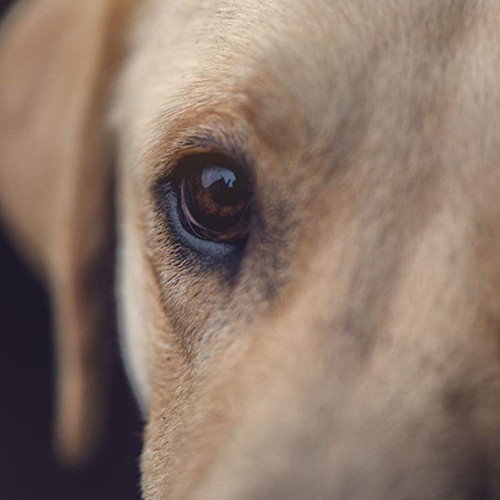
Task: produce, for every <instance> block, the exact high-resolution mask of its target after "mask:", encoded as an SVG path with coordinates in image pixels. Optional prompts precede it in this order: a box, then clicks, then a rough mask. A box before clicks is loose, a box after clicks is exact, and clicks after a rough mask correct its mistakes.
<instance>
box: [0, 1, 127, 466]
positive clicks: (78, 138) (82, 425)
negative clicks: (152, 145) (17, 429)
mask: <svg viewBox="0 0 500 500" xmlns="http://www.w3.org/2000/svg"><path fill="white" fill-rule="evenodd" d="M133 1H134V0H38V1H33V0H22V1H21V2H19V3H17V4H16V6H15V8H14V9H13V11H11V12H10V14H9V15H8V16H7V18H6V20H5V22H4V25H3V28H2V31H1V32H0V37H1V38H0V209H1V213H2V215H3V218H4V221H5V222H6V223H7V226H8V227H9V229H10V230H11V232H12V234H13V236H14V239H15V240H16V241H17V243H18V244H19V247H20V248H21V250H22V251H24V253H25V255H26V256H27V258H28V260H30V261H31V263H32V264H33V265H34V267H35V268H36V269H38V270H39V271H40V273H41V274H42V276H43V277H44V278H45V279H46V280H47V283H48V286H49V289H50V292H51V295H52V298H53V310H54V324H55V329H56V338H55V345H56V351H57V391H56V393H57V411H56V432H55V436H56V446H57V451H58V452H59V454H60V455H61V457H62V458H63V460H64V461H66V462H67V463H71V462H78V461H79V460H81V459H83V458H84V457H85V456H86V455H87V454H88V453H89V452H90V451H91V450H92V448H93V445H94V444H95V442H96V437H97V436H98V434H99V432H98V431H99V427H100V425H101V420H102V409H103V402H104V394H103V386H105V385H106V384H105V383H103V380H102V373H101V372H102V368H103V358H104V356H103V354H102V343H103V339H102V334H103V331H102V330H103V329H104V330H105V328H106V324H105V322H104V317H105V316H106V314H105V311H104V309H105V308H106V305H107V304H108V303H109V301H108V300H107V299H108V297H109V292H110V289H109V285H110V283H109V279H108V278H109V275H110V272H109V268H107V267H106V265H104V266H103V262H104V260H103V259H104V258H105V254H106V252H107V250H108V249H109V245H110V238H111V237H112V234H113V231H112V224H111V221H110V219H111V217H110V214H111V210H112V202H111V199H110V183H111V178H112V171H111V170H112V169H111V168H110V163H111V157H110V150H111V147H110V141H109V137H108V136H109V134H108V131H107V127H106V119H105V110H106V103H107V101H108V100H109V97H110V93H111V86H112V83H111V82H112V80H113V76H114V74H115V69H116V67H117V65H118V62H119V60H120V58H121V57H122V52H123V50H122V49H123V38H124V34H125V32H126V31H127V29H126V25H127V24H128V22H129V16H130V13H131V10H132V6H133V5H132V4H133ZM106 275H107V276H106ZM105 282H106V283H105ZM104 333H105V332H104Z"/></svg>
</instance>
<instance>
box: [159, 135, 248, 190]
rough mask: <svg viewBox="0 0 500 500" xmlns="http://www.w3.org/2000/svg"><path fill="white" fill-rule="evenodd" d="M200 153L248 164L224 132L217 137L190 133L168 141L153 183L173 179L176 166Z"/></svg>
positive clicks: (240, 150)
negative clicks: (168, 144) (168, 145)
mask: <svg viewBox="0 0 500 500" xmlns="http://www.w3.org/2000/svg"><path fill="white" fill-rule="evenodd" d="M198 155H200V156H202V155H207V156H210V155H214V156H221V157H225V158H227V162H229V163H234V164H239V165H244V166H248V161H247V157H246V154H245V152H244V151H242V149H241V148H240V147H238V145H237V144H236V141H234V140H231V139H230V138H228V137H226V136H225V135H224V134H220V135H219V137H217V136H216V135H212V134H190V135H188V136H185V137H181V138H177V139H175V140H174V141H172V142H171V143H170V147H169V150H168V153H166V154H164V155H162V157H161V158H160V159H158V160H157V162H156V163H157V165H158V170H159V171H158V172H157V175H155V176H154V177H155V180H154V181H153V185H156V184H157V183H158V182H161V181H162V180H163V181H165V180H171V179H173V178H174V177H175V176H176V174H178V171H177V169H176V167H177V166H178V165H180V164H182V163H183V161H184V160H188V159H189V158H190V157H194V156H198Z"/></svg>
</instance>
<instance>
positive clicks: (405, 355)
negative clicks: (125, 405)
mask: <svg viewBox="0 0 500 500" xmlns="http://www.w3.org/2000/svg"><path fill="white" fill-rule="evenodd" d="M69 4H70V6H68V2H66V3H65V4H64V5H65V6H66V7H65V8H63V7H62V3H58V2H56V1H55V0H53V1H49V0H41V1H40V2H39V3H38V4H36V6H37V8H38V10H37V8H36V7H35V4H34V5H33V6H31V5H30V4H29V3H27V6H26V7H25V9H26V11H25V12H21V11H18V12H17V14H16V15H15V16H13V17H12V18H11V21H10V22H9V23H8V24H7V26H6V27H5V31H4V42H3V46H2V49H1V52H0V75H1V77H0V89H1V90H2V92H1V94H0V95H1V98H0V106H1V108H0V111H1V112H0V120H1V122H0V129H1V130H2V132H3V131H8V133H7V134H3V137H5V139H4V138H2V139H1V140H2V143H1V145H0V151H1V153H0V180H1V186H2V193H1V197H2V206H3V211H4V213H5V215H6V219H7V220H8V221H9V222H10V223H11V224H12V226H13V228H14V230H15V231H17V234H18V235H19V238H20V241H21V243H22V246H23V247H24V248H25V250H26V251H27V252H28V253H29V254H31V255H33V256H34V257H35V260H36V261H37V262H39V263H40V265H41V267H42V268H43V269H45V270H46V271H45V272H46V273H47V275H48V277H49V280H50V283H51V285H52V288H53V289H54V290H55V294H54V296H55V300H56V302H55V303H56V312H59V314H60V317H61V318H63V319H64V318H65V320H64V321H66V322H67V323H65V322H64V321H63V320H60V322H59V323H58V326H59V338H60V339H61V340H60V341H59V342H60V353H61V366H62V367H63V376H64V375H65V372H64V370H65V369H67V368H64V367H67V363H68V359H69V360H71V359H72V356H79V355H80V354H79V353H81V347H80V345H81V344H80V343H81V342H83V340H82V339H83V338H84V337H85V336H84V335H82V332H81V330H80V329H81V328H83V327H85V328H89V327H92V331H95V328H94V327H93V326H92V325H93V323H91V325H90V326H89V325H88V324H87V319H88V318H87V316H88V315H90V317H91V315H92V314H94V311H95V308H96V307H97V305H96V303H98V302H99V301H100V300H101V299H100V297H99V295H95V294H94V293H91V294H90V296H89V295H88V294H85V293H84V294H83V296H82V295H81V293H83V292H81V290H82V286H81V277H80V276H79V274H78V272H81V270H82V269H86V266H87V265H88V263H89V261H92V262H93V260H92V259H97V258H98V257H97V256H98V255H99V254H100V253H101V251H102V248H103V247H104V246H105V244H106V243H105V240H106V238H105V237H104V236H103V232H105V230H104V228H103V226H102V225H101V222H102V217H101V215H102V213H103V212H102V211H103V210H104V209H103V208H102V206H103V205H101V204H103V203H104V202H105V200H106V196H105V195H104V186H105V184H106V181H105V180H104V177H106V175H107V174H106V173H105V172H106V169H105V166H104V165H103V163H105V162H103V161H102V159H101V158H102V156H101V155H102V154H103V145H102V144H100V143H101V142H102V141H103V137H104V130H103V128H102V123H103V120H105V119H109V120H110V123H111V128H112V132H113V137H114V139H115V141H116V143H115V145H116V159H115V164H116V172H115V175H116V178H117V192H118V204H117V219H118V220H117V223H118V241H117V246H118V249H117V252H118V260H119V263H118V274H119V277H118V280H119V281H118V290H119V311H120V312H119V315H120V323H121V332H122V335H123V343H124V354H125V359H126V363H127V367H128V370H129V372H130V377H131V380H132V384H133V386H134V388H135V390H136V393H137V396H138V399H139V401H140V403H141V406H142V407H143V409H144V413H145V415H146V419H147V425H146V431H145V444H144V451H143V455H142V478H143V479H142V486H143V494H144V498H145V499H147V500H161V499H166V498H168V499H170V500H180V499H190V500H211V499H214V500H215V499H217V500H229V499H231V500H240V499H241V500H243V499H248V500H249V499H282V498H283V499H285V498H286V499H304V498H310V499H339V500H340V499H342V500H344V499H353V500H354V499H355V500H366V499H370V500H381V499H392V500H400V499H403V498H404V499H415V500H416V499H426V500H428V499H444V498H446V499H457V500H458V499H471V500H472V499H475V498H500V481H499V480H498V478H499V477H500V475H499V474H500V399H499V397H498V396H499V391H500V365H499V362H500V359H499V352H500V351H499V338H498V331H499V326H500V325H499V322H500V293H499V290H500V169H499V167H498V164H499V161H500V160H499V158H500V137H499V134H500V132H499V131H500V84H499V83H498V82H500V64H499V61H500V6H499V5H497V3H496V2H493V1H487V0H479V1H477V0H440V1H436V0H377V1H375V0H373V1H366V0H349V1H346V0H330V1H326V0H311V1H307V2H304V1H299V0H271V1H266V2H258V1H255V0H252V1H245V2H243V1H241V0H215V1H214V0H210V1H209V0H207V1H196V2H194V1H183V2H176V1H164V0H162V1H160V0H149V1H147V2H143V3H141V5H140V7H139V8H138V9H137V10H136V11H134V13H133V24H134V27H133V29H130V30H127V29H125V30H124V29H123V28H121V29H120V26H110V24H109V22H108V23H105V22H103V23H97V24H96V21H91V22H89V21H88V20H87V21H85V19H90V18H92V19H96V18H94V17H89V18H86V17H85V16H83V13H82V12H80V9H82V8H83V7H77V2H69ZM85 5H86V6H87V7H85V8H84V10H85V12H87V9H88V15H89V16H97V19H101V20H102V19H104V18H106V19H108V21H109V19H110V17H106V16H105V15H104V12H110V11H108V10H107V9H108V8H109V9H116V10H114V11H113V12H115V13H116V12H121V13H122V14H123V13H124V12H127V13H128V12H129V8H128V7H129V6H127V8H126V6H125V5H122V3H120V2H118V0H109V1H108V2H102V0H101V1H100V2H87V3H85ZM103 5H105V6H106V7H103ZM65 9H68V11H69V12H70V14H69V15H70V17H71V19H74V20H75V21H74V22H75V23H76V25H77V26H79V27H80V26H81V34H82V35H81V36H83V37H84V38H85V42H82V41H81V40H80V41H78V40H79V39H78V37H77V33H80V31H78V30H68V31H70V32H71V33H72V35H71V36H72V37H75V38H76V39H73V38H71V39H70V40H69V41H68V43H67V44H64V45H63V46H64V47H66V48H67V50H69V51H71V53H72V54H75V52H73V51H77V50H79V49H77V48H78V47H79V48H80V49H81V50H82V51H83V53H82V56H81V57H82V59H81V60H83V61H88V70H86V68H87V65H85V64H83V65H82V63H80V59H77V58H76V56H75V57H65V58H64V59H57V57H56V56H57V53H56V54H54V50H53V49H52V50H51V49H50V47H51V44H54V43H55V44H56V46H57V47H61V45H60V44H59V43H57V42H54V41H50V40H42V41H39V40H36V30H34V29H33V28H31V27H30V24H29V23H34V25H39V24H40V22H41V21H40V20H38V19H37V17H36V16H43V15H46V13H61V12H63V11H65ZM101 9H102V10H101ZM34 12H35V13H37V12H38V14H33V13H34ZM101 16H104V17H101ZM65 24H66V23H63V25H65ZM119 24H120V25H121V26H123V25H122V23H119ZM91 26H92V29H91ZM95 26H99V27H100V28H99V29H97V28H95ZM117 28H118V29H117ZM54 32H57V33H65V32H66V30H64V29H63V28H60V30H57V29H55V28H54V30H52V29H51V30H47V33H48V35H47V36H48V37H49V38H50V37H51V36H54V35H53V33H54ZM106 33H113V35H112V38H113V39H114V40H119V39H120V34H121V33H126V36H127V40H128V42H127V50H126V55H127V57H126V58H125V60H124V61H123V63H122V64H119V65H116V61H117V57H116V56H114V55H112V56H110V58H109V59H108V58H107V57H106V58H104V59H103V58H102V54H103V53H105V54H106V53H107V50H108V48H109V47H115V45H116V46H120V43H119V42H117V43H111V44H109V43H104V42H103V38H102V37H104V35H105V34H106ZM117 33H118V34H117ZM84 34H85V35H86V36H84ZM44 36H45V35H44ZM61 36H62V35H61ZM68 36H70V35H68ZM42 42H43V43H42ZM23 44H27V45H26V46H24V45H23ZM35 47H36V50H35ZM82 47H83V48H82ZM105 49H106V50H105ZM61 50H62V48H61ZM114 50H116V49H115V48H113V51H114ZM23 51H27V53H29V54H30V59H29V60H27V56H24V57H20V54H23ZM31 54H32V55H31ZM47 54H50V57H49V56H48V55H47ZM44 57H46V58H47V59H44ZM111 60H113V61H115V67H119V71H118V72H117V73H116V76H117V78H116V79H110V77H109V78H102V81H101V78H100V77H99V76H98V75H105V74H108V75H109V74H110V73H113V71H110V65H111V62H110V61H111ZM76 61H78V64H76V65H75V62H76ZM96 61H97V62H96ZM45 66H46V67H47V68H56V69H53V70H52V72H50V71H49V70H48V72H47V74H48V75H52V76H51V78H48V80H47V81H46V83H45V85H44V80H43V79H41V80H40V85H39V86H38V87H37V89H36V90H37V92H36V93H35V91H34V89H31V88H26V90H23V89H24V87H23V86H22V85H21V86H20V85H18V84H15V83H14V82H23V85H28V83H27V82H29V83H30V84H32V83H33V81H34V80H33V75H34V74H39V73H42V71H41V70H40V69H39V68H41V67H45ZM75 66H77V67H76V68H75ZM16 72H17V73H16ZM14 75H16V76H14ZM17 75H19V76H17ZM75 75H78V78H76V82H75V80H74V79H75ZM105 81H106V82H107V84H106V83H104V82H105ZM97 82H99V83H97ZM110 82H111V83H110ZM54 85H58V86H60V87H57V88H60V89H61V90H60V91H58V92H54V91H53V88H54ZM102 85H103V86H102ZM106 85H108V87H106ZM110 87H112V88H114V93H113V95H112V98H110V99H107V100H105V101H106V104H107V107H106V106H104V105H102V104H103V101H104V100H103V99H102V98H103V93H102V92H103V90H102V89H103V88H110ZM104 95H105V96H106V97H109V94H108V93H106V94H104ZM27 96H30V98H29V99H28V97H27ZM64 96H66V99H67V100H68V101H67V102H69V103H72V104H71V105H63V104H62V103H63V102H64V101H65V99H64ZM96 96H98V97H96ZM89 102H92V103H94V104H92V105H90V104H88V103H89ZM85 103H86V104H85ZM22 112H24V113H25V115H23V114H22ZM106 112H107V114H106ZM23 116H24V118H23ZM18 117H21V118H18ZM105 117H107V118H105ZM46 124H49V125H46ZM54 131H56V132H59V133H54ZM83 131H86V133H83ZM48 132H50V134H49V133H48ZM87 134H89V135H87ZM207 135H208V136H210V137H211V138H212V140H213V141H215V142H216V143H217V144H218V148H219V149H220V150H221V151H225V150H234V149H236V150H238V151H239V152H241V154H243V155H245V157H246V158H249V159H251V169H252V172H253V175H254V177H255V184H256V188H255V199H256V206H257V207H258V212H259V223H258V224H257V223H256V226H255V227H254V230H253V234H252V236H251V239H250V241H249V243H248V247H247V249H246V253H245V255H244V258H243V260H242V262H241V266H240V267H239V268H238V270H237V274H236V276H231V277H228V275H227V273H225V272H224V271H223V270H221V269H218V268H216V267H214V268H212V267H210V266H208V267H207V266H203V265H202V264H200V262H199V261H198V260H196V259H195V258H193V257H192V256H189V252H184V253H183V254H180V253H179V251H178V247H177V245H176V244H175V243H174V237H173V235H172V234H171V233H170V229H169V226H168V225H166V224H165V223H164V218H163V216H162V210H161V208H159V205H158V199H157V195H156V194H155V187H156V186H157V185H158V182H160V181H161V179H163V178H164V177H165V174H166V173H168V172H169V171H171V170H172V169H173V168H175V165H176V163H177V160H178V159H179V158H180V157H182V156H184V155H186V154H188V153H189V148H190V147H194V148H196V147H197V146H196V144H195V145H194V146H189V145H187V144H189V143H190V142H193V138H195V139H194V142H196V138H197V137H200V136H207ZM25 144H30V145H31V146H32V147H30V148H26V147H23V145H25ZM48 146H50V149H48V148H47V147H48ZM94 154H95V155H98V160H96V159H94V157H93V156H92V161H90V157H88V156H87V155H94ZM54 155H56V156H55V160H54ZM59 155H61V156H59ZM11 165H18V166H17V167H16V168H15V169H14V168H11V167H10V166H11ZM50 169H53V172H54V173H52V174H51V173H50ZM54 177H57V179H58V181H59V182H60V184H59V183H57V184H56V183H54V182H53V179H54ZM77 179H88V182H89V185H88V186H86V185H84V184H83V183H81V182H80V181H78V182H77ZM99 189H100V190H101V191H100V194H96V192H97V191H99ZM56 191H57V193H56ZM19 193H26V194H24V195H23V196H22V197H21V196H19ZM93 197H95V198H93ZM89 198H90V199H94V200H95V201H93V202H92V203H87V201H86V200H88V199H89ZM59 199H61V201H59ZM33 205H35V207H34V206H33ZM39 206H40V210H38V207H39ZM62 208H63V209H64V210H62ZM55 217H62V218H63V221H62V222H60V221H59V219H56V218H55ZM94 224H95V225H94ZM88 231H91V233H90V234H92V231H97V233H98V234H97V236H95V238H90V239H89V238H88V237H87V236H88V234H89V233H88ZM83 236H85V237H83ZM92 242H94V243H92ZM180 255H181V256H180ZM77 271H78V272H77ZM84 290H85V289H84ZM92 290H93V292H96V291H99V290H100V288H99V286H95V287H94V288H93V289H92ZM87 292H88V290H87ZM90 297H92V300H91V301H89V299H90ZM68 302H69V303H68ZM82 304H83V305H82ZM82 307H83V313H82V309H80V308H82ZM83 316H84V317H85V318H86V319H85V321H84V320H83V319H82V317H83ZM91 321H92V320H91ZM82 325H83V326H82ZM66 338H67V339H69V340H67V341H66V340H64V339H66ZM92 338H94V337H92ZM66 342H67V343H68V345H69V346H72V347H68V345H66ZM85 359H87V360H89V359H88V357H86V358H85ZM92 359H93V358H92ZM71 365H72V366H73V363H72V362H71ZM89 369H90V372H88V371H87V370H89ZM77 370H78V375H77V376H78V377H79V378H78V380H77V382H76V387H79V389H78V390H77V391H76V392H73V391H71V392H72V393H73V394H76V398H77V401H76V402H71V401H69V400H65V399H63V410H64V408H65V406H64V405H68V406H67V407H69V408H70V409H69V410H66V411H67V412H69V413H68V414H66V417H65V420H64V421H65V422H66V424H64V422H63V429H64V426H65V425H66V426H69V427H70V429H71V432H70V434H71V436H73V437H69V438H68V437H66V438H65V443H66V444H65V446H66V447H67V448H68V449H69V450H70V453H69V454H71V453H76V450H78V449H79V448H80V447H81V443H82V441H81V432H82V429H81V425H80V424H78V422H80V420H79V419H80V418H83V417H82V416H85V415H87V413H86V412H87V411H88V409H86V406H85V404H84V403H85V401H87V402H88V399H89V397H88V396H86V395H85V394H84V391H85V390H89V391H92V390H95V388H94V389H92V387H91V386H89V387H90V388H89V389H84V388H82V387H81V381H82V380H83V379H84V378H86V377H87V376H88V375H85V374H86V373H95V371H96V370H95V369H94V368H92V367H90V368H89V367H88V366H85V367H83V368H82V367H81V366H77ZM68 383H71V384H73V383H75V382H74V381H71V380H70V381H69V382H68ZM68 390H71V388H70V389H68ZM62 393H63V394H64V387H63V389H62ZM91 394H93V393H91ZM63 397H64V396H63ZM92 397H93V396H92ZM63 414H64V413H63ZM85 418H86V417H85ZM63 434H64V435H67V432H66V431H65V432H63ZM75 436H76V437H75ZM66 454H68V453H66ZM487 495H489V496H487Z"/></svg>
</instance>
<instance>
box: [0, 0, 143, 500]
mask: <svg viewBox="0 0 500 500" xmlns="http://www.w3.org/2000/svg"><path fill="white" fill-rule="evenodd" d="M12 3H13V2H12V1H5V0H0V16H3V15H4V13H5V11H6V9H7V8H8V7H9V4H12ZM0 188H1V186H0ZM49 311H50V306H49V302H48V297H47V295H46V293H45V291H44V290H43V287H42V285H41V283H39V282H38V281H37V279H36V278H35V277H34V276H33V275H32V274H31V273H30V271H29V270H28V269H27V268H26V267H25V265H24V264H23V263H22V262H21V260H20V259H19V258H18V256H17V254H16V252H15V250H14V249H13V248H12V246H11V245H10V243H9V241H8V240H7V239H6V237H5V231H4V230H3V228H2V227H1V226H0V318H1V322H0V500H30V499H34V498H43V499H45V498H47V499H48V498H50V499H52V500H59V499H72V500H88V499H93V500H101V499H102V500H104V499H106V500H114V499H120V500H135V499H139V498H140V495H139V470H138V461H139V454H140V447H141V432H142V424H141V421H140V417H139V413H138V410H137V408H136V405H135V402H134V401H133V399H132V397H131V394H130V391H129V388H128V385H127V382H126V380H125V376H124V370H123V367H122V364H121V361H120V356H119V350H118V344H117V339H116V334H114V338H113V344H112V350H111V357H110V364H111V393H110V402H109V404H110V408H109V410H110V414H109V417H108V425H107V427H106V431H105V436H104V442H103V443H102V447H101V449H100V451H99V452H98V453H97V455H96V456H95V457H94V458H93V459H92V461H91V462H89V463H88V464H87V465H85V466H84V467H81V468H79V469H75V470H71V469H67V468H64V467H62V466H61V465H60V464H58V462H57V460H56V458H55V456H54V453H53V449H52V445H51V439H52V425H53V420H52V417H53V406H54V391H53V385H54V371H53V352H52V346H51V335H52V333H51V324H50V315H49Z"/></svg>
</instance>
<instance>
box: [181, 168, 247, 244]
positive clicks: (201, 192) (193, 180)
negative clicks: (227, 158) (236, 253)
mask: <svg viewBox="0 0 500 500" xmlns="http://www.w3.org/2000/svg"><path fill="white" fill-rule="evenodd" d="M196 163H197V165H195V166H194V168H191V169H188V171H187V173H186V174H185V175H184V176H183V177H182V178H181V179H180V183H179V192H180V193H179V194H180V218H181V222H182V224H183V226H184V228H185V229H186V230H188V231H189V232H191V233H193V234H194V235H195V236H198V237H199V238H202V239H205V240H211V241H220V242H227V243H231V242H240V241H242V240H244V239H245V237H246V236H247V233H248V226H249V203H250V189H249V185H248V184H249V183H248V179H247V177H246V175H245V173H244V171H243V169H241V168H240V167H238V166H232V165H224V163H223V162H222V161H217V158H212V159H210V158H206V159H204V160H203V159H202V160H201V161H197V162H196Z"/></svg>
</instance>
